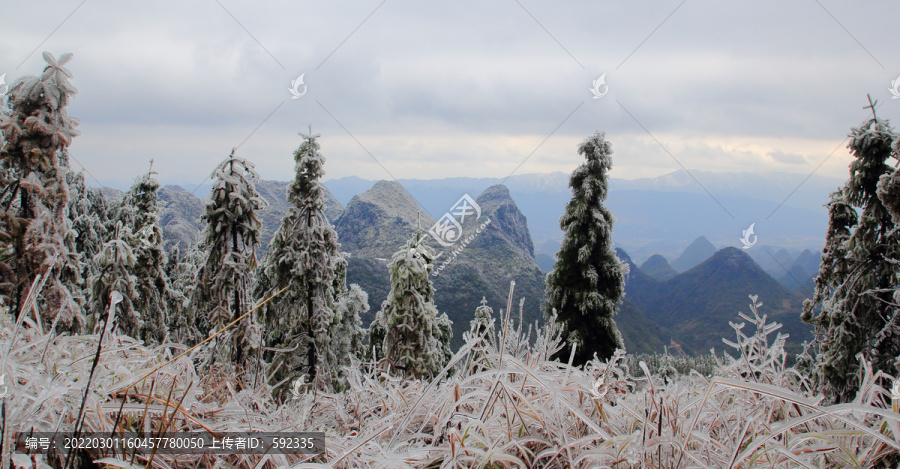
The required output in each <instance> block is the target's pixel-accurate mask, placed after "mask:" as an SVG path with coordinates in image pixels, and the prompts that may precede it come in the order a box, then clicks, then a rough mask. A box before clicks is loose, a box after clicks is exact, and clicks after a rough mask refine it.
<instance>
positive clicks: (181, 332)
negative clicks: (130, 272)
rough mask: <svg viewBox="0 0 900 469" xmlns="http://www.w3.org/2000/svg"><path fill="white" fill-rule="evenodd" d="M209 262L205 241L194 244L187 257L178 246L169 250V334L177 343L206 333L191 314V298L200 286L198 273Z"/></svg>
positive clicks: (167, 265) (167, 267)
mask: <svg viewBox="0 0 900 469" xmlns="http://www.w3.org/2000/svg"><path fill="white" fill-rule="evenodd" d="M205 261H206V247H205V246H204V244H203V243H202V242H198V243H196V244H194V245H193V246H191V248H190V249H189V250H188V252H187V253H186V254H185V255H184V256H179V254H178V246H177V245H176V246H175V247H174V248H173V249H172V251H171V252H170V253H169V260H168V261H167V264H166V269H167V272H166V276H167V277H169V282H170V284H169V290H170V291H171V292H172V294H171V295H170V296H169V298H168V300H169V334H170V335H171V339H172V341H173V342H177V343H184V344H186V343H189V342H192V341H194V340H195V339H196V338H198V337H202V336H203V334H201V333H200V330H199V329H198V328H197V325H196V324H195V322H194V319H195V316H194V315H192V314H190V311H191V310H190V300H191V297H192V296H193V292H194V287H195V286H196V279H197V273H198V272H199V271H200V266H201V265H203V263H204V262H205Z"/></svg>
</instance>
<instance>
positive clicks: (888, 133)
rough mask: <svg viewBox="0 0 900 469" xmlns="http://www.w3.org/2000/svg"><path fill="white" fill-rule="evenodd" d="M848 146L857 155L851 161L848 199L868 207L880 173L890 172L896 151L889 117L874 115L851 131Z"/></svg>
mask: <svg viewBox="0 0 900 469" xmlns="http://www.w3.org/2000/svg"><path fill="white" fill-rule="evenodd" d="M848 136H849V137H850V143H848V144H847V148H849V149H850V153H851V154H852V155H853V156H854V157H855V158H856V159H855V160H853V161H852V162H851V163H850V180H849V181H847V186H846V194H847V198H848V199H849V200H850V202H852V203H853V204H855V205H858V206H865V205H867V204H868V202H869V201H870V200H872V199H873V198H874V197H875V192H876V186H877V185H878V179H879V178H880V177H881V175H883V174H885V173H889V172H891V167H890V166H889V165H888V164H887V160H888V159H889V158H890V157H891V155H892V154H896V151H897V150H896V147H897V145H898V141H895V140H894V137H895V135H894V132H893V131H892V129H891V125H890V122H889V121H888V120H886V119H876V118H875V117H871V118H869V119H867V120H866V121H865V122H863V123H862V125H860V126H859V127H857V128H853V129H851V130H850V135H848Z"/></svg>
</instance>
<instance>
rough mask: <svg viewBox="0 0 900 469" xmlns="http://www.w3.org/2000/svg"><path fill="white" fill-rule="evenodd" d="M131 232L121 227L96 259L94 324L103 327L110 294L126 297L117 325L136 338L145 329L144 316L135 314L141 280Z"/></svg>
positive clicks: (116, 316)
mask: <svg viewBox="0 0 900 469" xmlns="http://www.w3.org/2000/svg"><path fill="white" fill-rule="evenodd" d="M132 238H133V235H132V233H131V230H130V229H129V228H128V227H127V226H124V225H123V224H122V223H121V222H120V223H118V224H117V225H116V227H115V229H114V230H113V233H112V239H110V240H109V241H107V242H106V243H105V244H104V245H103V247H102V248H101V249H100V252H98V253H97V254H96V255H95V256H94V259H93V263H94V265H95V266H96V267H95V270H94V276H93V277H91V279H90V283H91V285H92V286H93V294H92V298H93V307H92V308H91V309H92V310H93V311H94V314H95V320H94V321H93V322H94V324H102V320H101V319H102V318H103V315H104V314H105V312H106V311H107V310H108V309H109V302H110V294H111V293H112V292H114V291H117V292H119V293H120V294H121V295H122V301H121V302H120V303H119V304H117V305H116V311H115V316H114V321H115V324H116V326H115V327H117V328H118V329H119V330H120V331H122V332H124V333H126V334H133V332H134V331H138V330H140V329H141V327H142V322H143V321H142V319H141V315H140V313H139V312H138V311H137V310H135V307H134V301H135V300H136V299H137V298H138V292H137V278H135V276H134V274H133V273H132V272H133V271H134V264H135V262H136V258H135V256H134V252H133V251H132V248H131V246H132V245H133V243H134V241H133V240H132Z"/></svg>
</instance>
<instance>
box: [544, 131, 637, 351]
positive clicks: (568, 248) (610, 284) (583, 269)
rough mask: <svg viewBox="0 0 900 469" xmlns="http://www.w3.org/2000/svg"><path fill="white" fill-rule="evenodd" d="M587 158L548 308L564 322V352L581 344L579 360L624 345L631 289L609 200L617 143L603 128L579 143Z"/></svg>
mask: <svg viewBox="0 0 900 469" xmlns="http://www.w3.org/2000/svg"><path fill="white" fill-rule="evenodd" d="M578 153H580V154H581V155H584V157H585V160H586V161H585V163H584V164H582V165H581V166H579V167H578V168H576V169H575V171H574V172H572V177H571V179H570V180H569V187H571V188H572V200H571V201H569V203H568V204H567V205H566V212H565V214H563V216H562V217H561V218H560V221H559V225H560V228H562V230H563V231H564V232H565V235H564V237H563V242H562V245H561V246H560V250H559V252H558V253H557V255H556V264H555V265H554V266H553V271H552V272H550V274H548V275H547V304H546V308H545V312H546V314H547V315H548V316H551V315H552V313H553V311H554V310H555V311H556V314H557V316H558V319H557V320H558V321H559V322H560V323H561V324H562V327H563V337H564V338H565V339H566V342H567V344H566V347H564V348H563V350H562V351H561V352H560V355H559V356H560V357H563V358H564V359H568V357H569V355H570V352H571V347H572V346H576V347H577V348H576V351H575V359H574V362H573V363H575V364H578V365H581V364H584V363H585V362H587V361H588V360H590V359H591V358H593V356H594V354H596V355H597V357H598V358H600V359H601V360H606V359H609V358H610V357H611V356H612V355H613V353H614V352H615V351H616V349H620V348H624V343H623V341H622V335H621V334H620V333H619V330H618V328H617V327H616V323H615V321H613V316H614V315H615V314H616V312H617V309H618V307H617V305H618V303H619V300H620V299H621V297H622V294H623V293H624V291H625V274H626V273H627V267H625V266H624V265H623V264H622V262H621V261H620V260H619V259H618V258H617V257H616V254H615V251H614V250H613V248H612V227H613V221H614V219H613V216H612V214H611V213H610V212H609V210H608V209H606V207H604V206H603V201H604V200H606V195H607V190H608V181H607V171H609V170H610V168H612V158H611V155H612V148H611V146H610V144H609V142H607V141H606V139H605V136H604V134H602V133H600V132H598V133H596V134H594V135H593V136H591V137H589V138H587V139H586V140H585V141H584V142H583V143H582V144H581V145H580V146H579V147H578Z"/></svg>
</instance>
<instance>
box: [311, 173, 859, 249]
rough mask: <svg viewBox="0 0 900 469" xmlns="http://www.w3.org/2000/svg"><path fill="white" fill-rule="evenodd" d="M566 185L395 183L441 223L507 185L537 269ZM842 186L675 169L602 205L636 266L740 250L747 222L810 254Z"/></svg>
mask: <svg viewBox="0 0 900 469" xmlns="http://www.w3.org/2000/svg"><path fill="white" fill-rule="evenodd" d="M568 181H569V175H568V174H566V173H563V172H555V173H547V174H524V175H514V176H510V177H508V178H505V179H501V178H446V179H437V180H423V179H399V180H397V182H398V183H400V184H401V185H402V186H403V187H404V188H405V189H406V190H407V191H408V192H409V194H410V195H411V196H412V197H413V198H414V199H415V200H416V201H417V202H418V203H419V205H420V206H421V207H422V208H423V210H424V211H425V213H428V214H430V215H431V216H432V218H439V217H440V216H441V215H442V214H443V213H444V212H445V211H446V210H447V209H448V208H449V207H450V206H452V204H453V203H454V202H455V201H456V200H458V199H459V198H460V197H461V196H463V195H464V194H470V195H472V196H473V197H474V196H475V195H476V194H480V193H481V192H482V191H484V190H485V189H486V188H488V187H490V186H492V185H495V184H503V185H505V186H506V187H508V188H509V192H510V195H511V196H512V197H513V198H514V199H515V200H516V202H517V203H518V204H519V207H520V209H521V211H522V213H523V214H524V215H525V216H526V217H527V219H528V229H529V232H530V233H531V235H532V237H533V239H534V242H535V255H536V258H537V259H538V260H539V262H542V265H545V264H547V259H546V258H544V257H543V256H541V254H547V255H550V256H551V257H552V255H553V254H554V253H555V252H556V250H557V249H558V247H559V242H560V240H561V239H562V231H560V229H559V216H560V215H561V214H562V213H563V211H564V209H565V205H566V203H568V201H569V199H570V198H571V191H570V190H569V187H568ZM325 184H326V185H327V186H328V188H329V189H330V190H331V191H332V193H333V194H334V196H335V197H336V198H337V199H338V200H339V201H341V202H342V203H344V204H346V203H348V201H349V200H350V199H351V198H352V197H353V196H354V195H356V194H361V193H363V192H365V191H366V190H368V189H370V188H371V187H372V186H373V185H374V184H375V181H370V180H364V179H360V178H357V177H347V178H340V179H333V180H329V181H326V182H325ZM842 184H843V181H841V180H840V179H837V178H828V177H822V176H818V175H811V176H808V175H804V174H793V173H779V172H766V173H711V172H705V171H698V170H690V172H688V171H685V170H679V171H675V172H672V173H670V174H666V175H663V176H660V177H657V178H645V179H636V180H624V179H616V178H611V179H610V193H609V200H608V201H607V207H609V208H610V210H611V211H612V212H613V214H615V216H616V227H615V230H614V233H613V238H614V241H615V243H616V245H617V246H618V247H621V248H623V249H625V250H627V251H628V252H629V253H630V254H631V255H632V256H634V258H635V259H636V260H638V262H641V261H643V260H646V259H647V258H649V257H650V256H651V255H653V254H662V255H665V256H667V257H668V258H669V259H675V258H677V257H678V255H679V254H680V253H681V251H682V249H684V246H685V245H687V244H688V243H690V242H691V241H692V240H694V239H696V238H697V237H698V236H705V237H707V238H708V239H709V240H710V241H711V242H712V243H714V244H715V245H717V246H722V247H724V246H738V247H740V246H741V243H740V241H739V239H740V238H741V233H742V231H743V230H745V229H746V228H747V227H748V226H749V225H750V224H751V223H755V229H756V234H757V235H758V236H759V241H760V245H762V244H766V245H770V246H780V247H787V248H789V249H794V250H800V251H802V250H803V249H811V250H813V251H815V250H818V249H820V248H821V247H822V244H823V240H824V233H825V230H826V228H827V212H826V210H825V208H824V204H825V203H826V202H827V201H828V195H829V193H831V192H832V191H833V190H835V189H836V188H837V187H838V186H841V185H842ZM542 259H543V261H542ZM673 262H674V261H673Z"/></svg>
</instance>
